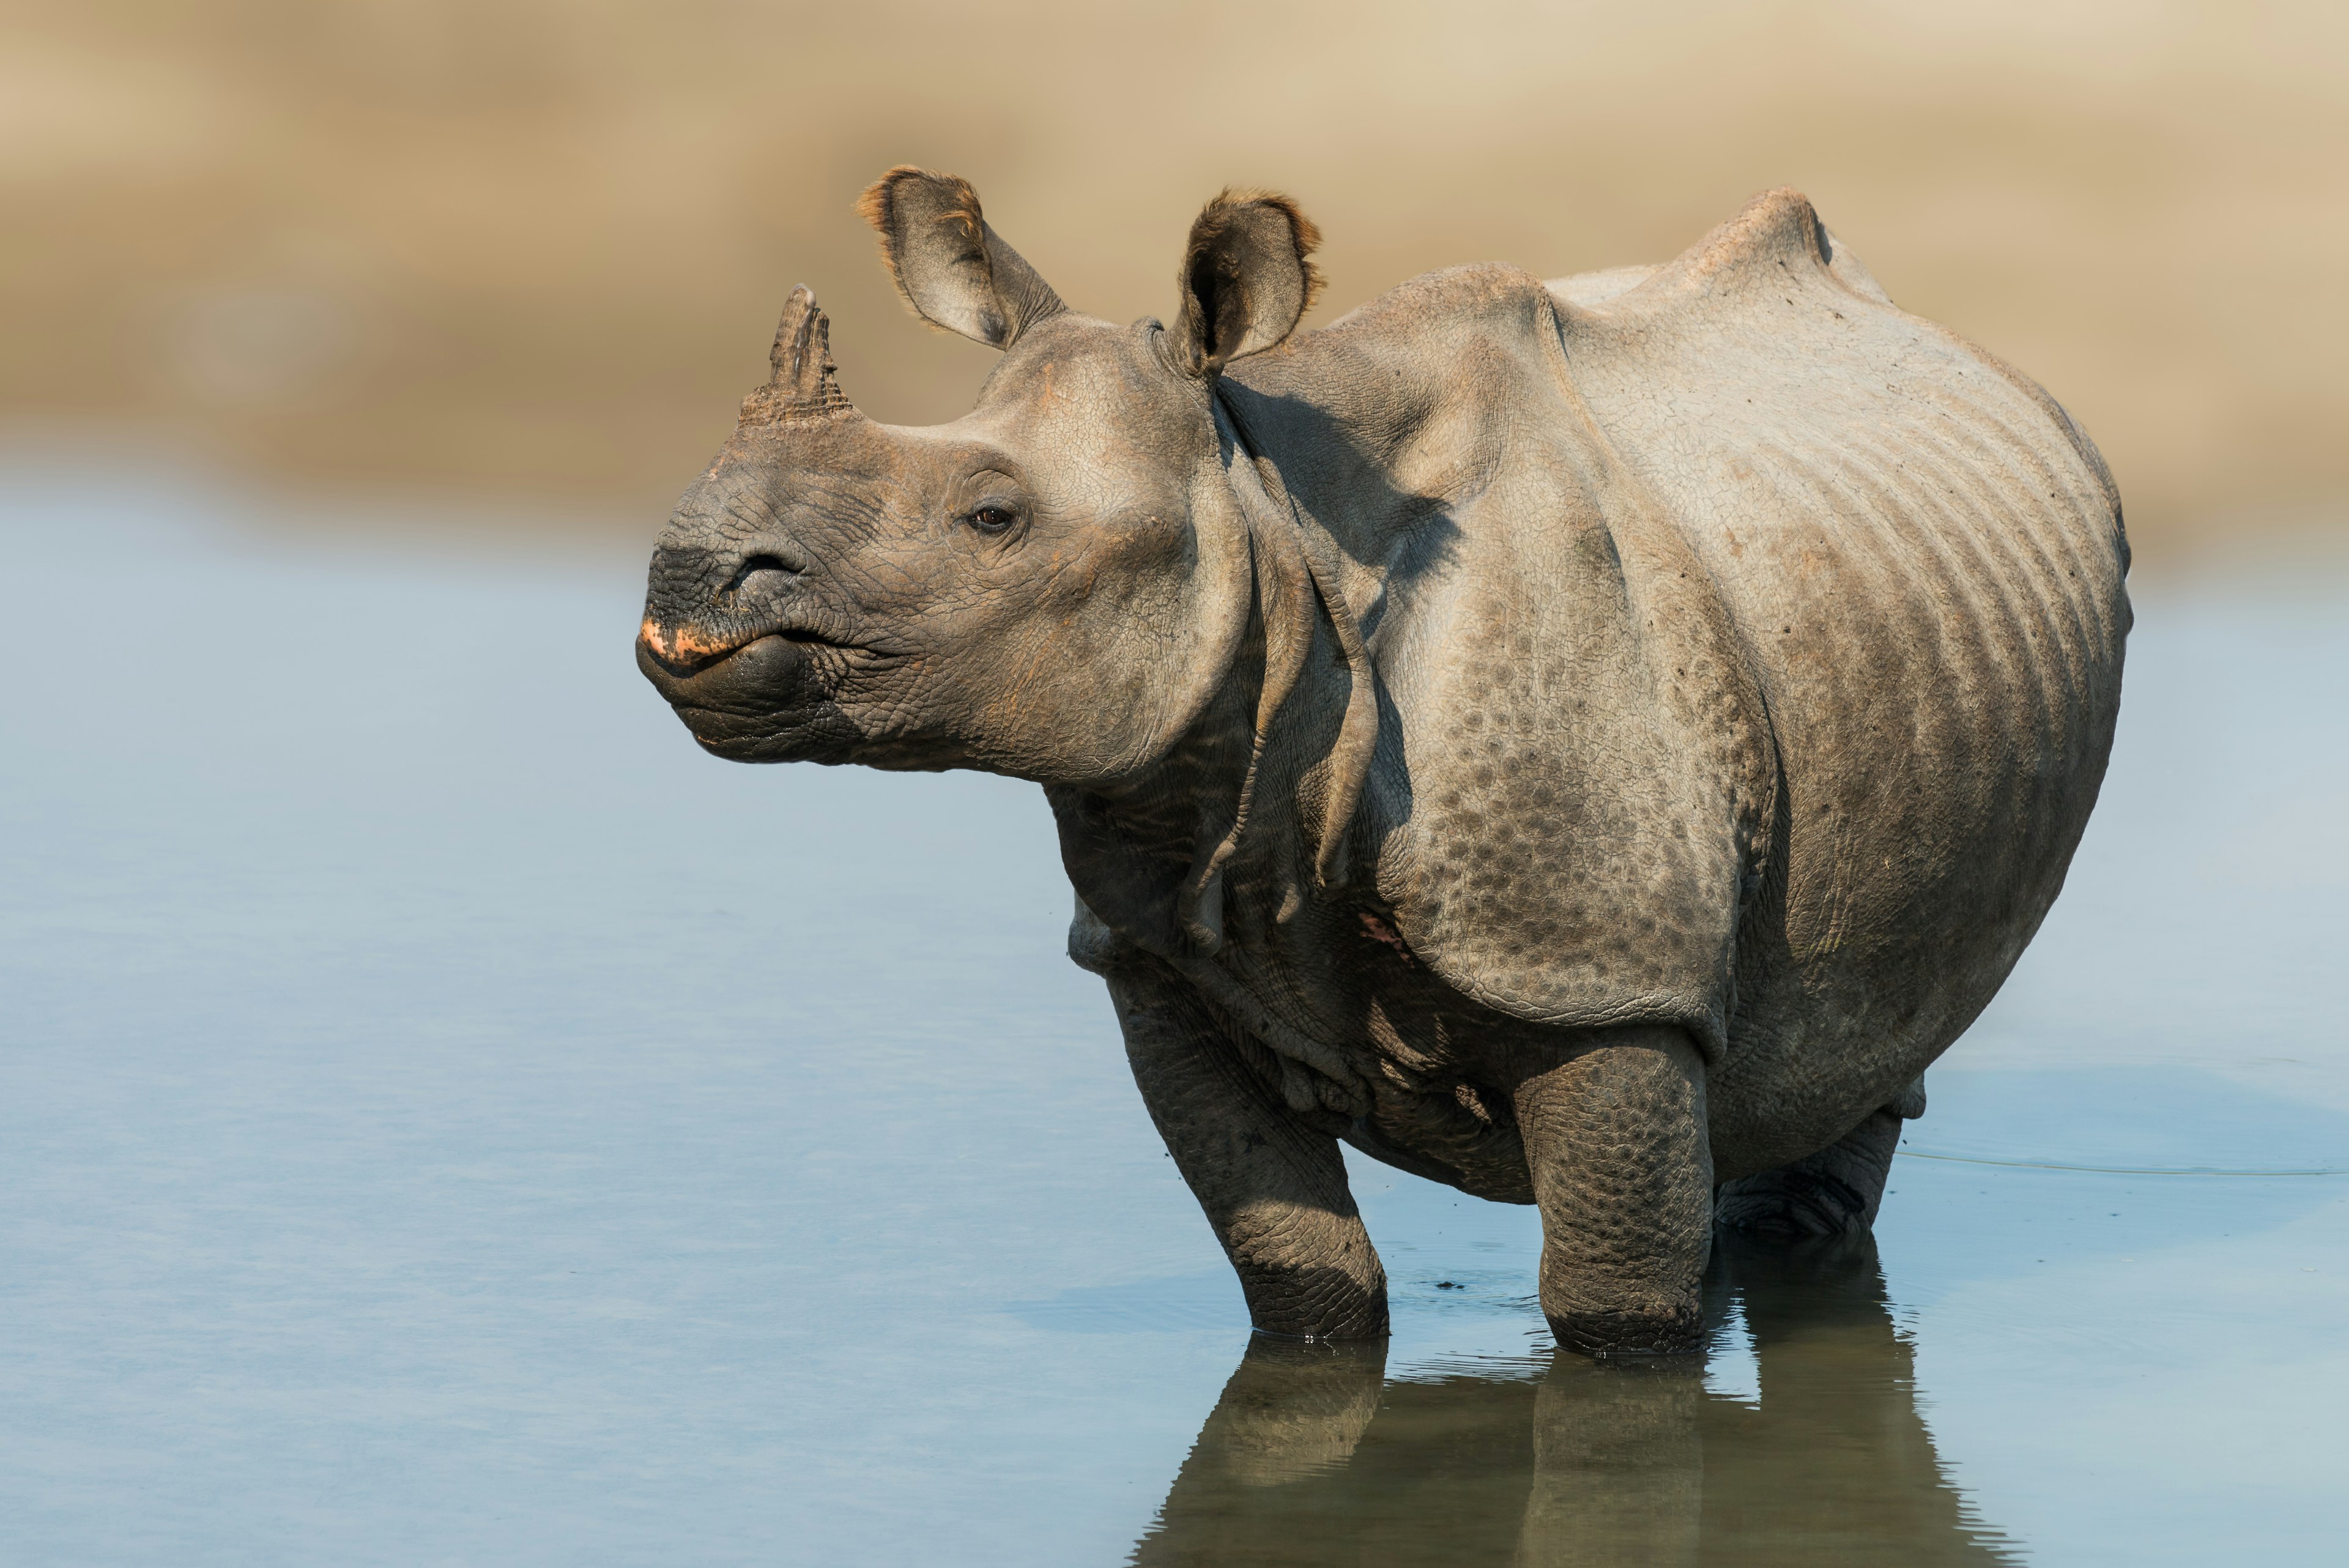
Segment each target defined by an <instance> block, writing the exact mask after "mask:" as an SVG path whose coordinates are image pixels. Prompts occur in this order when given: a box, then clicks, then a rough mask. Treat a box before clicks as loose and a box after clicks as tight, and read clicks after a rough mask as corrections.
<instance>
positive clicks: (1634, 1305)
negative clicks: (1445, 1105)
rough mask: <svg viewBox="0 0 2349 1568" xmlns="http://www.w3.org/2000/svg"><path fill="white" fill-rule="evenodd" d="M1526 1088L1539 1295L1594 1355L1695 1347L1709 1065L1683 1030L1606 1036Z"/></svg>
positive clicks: (1521, 1114)
mask: <svg viewBox="0 0 2349 1568" xmlns="http://www.w3.org/2000/svg"><path fill="white" fill-rule="evenodd" d="M1530 1065H1531V1067H1532V1070H1531V1071H1528V1072H1527V1073H1526V1075H1524V1076H1523V1077H1522V1078H1521V1079H1520V1081H1519V1082H1518V1084H1517V1087H1516V1108H1517V1127H1518V1130H1519V1132H1520V1133H1521V1134H1522V1135H1523V1137H1524V1138H1525V1146H1526V1162H1527V1164H1528V1165H1529V1166H1530V1168H1531V1175H1532V1177H1533V1188H1534V1199H1535V1201H1536V1202H1537V1203H1538V1204H1539V1205H1540V1207H1541V1216H1542V1261H1541V1303H1542V1313H1543V1315H1545V1316H1546V1317H1547V1318H1548V1319H1549V1324H1550V1328H1551V1331H1552V1332H1553V1333H1555V1334H1557V1342H1558V1344H1559V1345H1562V1346H1565V1347H1567V1348H1569V1349H1573V1350H1578V1351H1581V1352H1583V1353H1584V1354H1586V1355H1609V1354H1640V1353H1659V1352H1677V1351H1687V1350H1694V1349H1696V1348H1697V1347H1698V1345H1699V1343H1700V1340H1701V1334H1700V1330H1699V1327H1698V1316H1699V1313H1698V1303H1697V1290H1698V1284H1699V1281H1700V1278H1701V1276H1702V1274H1703V1272H1704V1261H1705V1256H1706V1253H1707V1251H1709V1250H1710V1248H1711V1245H1712V1240H1713V1150H1712V1146H1711V1141H1710V1139H1709V1137H1708V1136H1707V1133H1706V1130H1705V1117H1704V1063H1703V1061H1702V1058H1701V1057H1699V1056H1698V1055H1697V1053H1696V1050H1695V1047H1693V1046H1692V1045H1691V1044H1689V1042H1688V1038H1687V1037H1686V1036H1685V1035H1683V1034H1682V1033H1680V1032H1679V1031H1678V1030H1674V1029H1645V1028H1641V1029H1614V1030H1600V1031H1595V1032H1593V1033H1591V1034H1589V1035H1588V1036H1586V1037H1585V1040H1584V1041H1583V1042H1582V1043H1578V1044H1576V1045H1575V1046H1573V1047H1571V1048H1570V1049H1568V1051H1566V1052H1564V1053H1562V1054H1559V1055H1557V1056H1555V1057H1553V1058H1552V1059H1551V1060H1550V1061H1549V1062H1547V1063H1534V1064H1530Z"/></svg>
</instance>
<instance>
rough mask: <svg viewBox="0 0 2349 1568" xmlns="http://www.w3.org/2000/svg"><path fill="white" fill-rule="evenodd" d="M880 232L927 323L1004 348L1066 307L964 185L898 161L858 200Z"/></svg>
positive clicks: (900, 281)
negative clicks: (1007, 241)
mask: <svg viewBox="0 0 2349 1568" xmlns="http://www.w3.org/2000/svg"><path fill="white" fill-rule="evenodd" d="M856 210H857V211H858V212H859V213H863V214H864V221H865V222H866V223H871V224H872V225H873V226H874V228H875V229H877V230H879V231H880V234H881V259H882V260H884V261H885V262H887V263H888V264H889V275H890V276H892V277H894V278H895V279H896V280H897V288H898V292H900V293H902V294H903V295H905V303H906V304H908V305H910V306H913V307H914V313H915V314H916V315H917V316H919V317H922V319H924V320H925V321H928V322H932V323H934V324H936V325H937V326H939V327H945V328H947V330H948V331H949V332H959V333H961V334H962V335H963V336H964V337H975V338H977V339H978V341H980V342H981V343H984V344H986V345H988V347H989V348H1010V347H1011V345H1012V344H1013V343H1014V342H1016V341H1018V339H1019V335H1020V334H1021V333H1023V332H1025V331H1027V330H1028V328H1030V327H1033V326H1035V325H1036V323H1038V322H1039V321H1041V320H1043V319H1045V318H1046V317H1052V316H1058V315H1060V314H1061V312H1062V311H1064V310H1066V309H1068V306H1065V305H1063V304H1061V296H1059V295H1057V294H1054V293H1053V292H1052V286H1051V285H1050V284H1048V283H1046V282H1045V281H1044V280H1043V279H1042V278H1040V277H1039V276H1037V275H1036V269H1035V268H1033V267H1031V266H1030V265H1028V264H1027V263H1026V262H1024V261H1022V260H1021V259H1020V257H1019V252H1018V251H1015V250H1013V249H1012V248H1011V247H1010V246H1009V245H1007V244H1004V243H1003V238H1002V236H1001V235H999V234H997V233H996V232H995V231H994V230H993V229H991V228H989V227H988V225H987V219H986V218H985V217H984V216H982V215H981V214H980V213H979V210H978V192H976V191H974V190H972V189H971V188H970V182H968V181H967V180H961V179H957V178H956V177H955V176H954V175H952V174H933V173H932V172H930V171H928V170H926V169H916V168H915V167H914V166H913V165H912V164H910V163H901V164H899V165H898V166H897V167H896V168H895V169H892V170H890V171H889V172H887V173H886V174H884V175H882V176H881V178H880V179H878V180H876V181H874V182H873V185H872V187H871V189H869V190H867V191H866V192H864V195H863V196H861V197H859V198H857V202H856Z"/></svg>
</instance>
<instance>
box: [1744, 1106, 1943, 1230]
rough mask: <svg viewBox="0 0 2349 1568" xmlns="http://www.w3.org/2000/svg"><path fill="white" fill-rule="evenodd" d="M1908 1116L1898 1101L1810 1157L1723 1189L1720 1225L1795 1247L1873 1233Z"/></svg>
mask: <svg viewBox="0 0 2349 1568" xmlns="http://www.w3.org/2000/svg"><path fill="white" fill-rule="evenodd" d="M1902 1109H1905V1107H1903V1106H1899V1105H1898V1103H1897V1102H1896V1104H1895V1105H1892V1106H1882V1107H1880V1108H1878V1109H1877V1110H1875V1111H1872V1112H1870V1113H1869V1114H1868V1119H1867V1120H1866V1121H1864V1122H1862V1123H1860V1124H1859V1125H1858V1126H1857V1127H1854V1128H1852V1129H1851V1131H1849V1132H1847V1133H1846V1134H1844V1135H1843V1137H1840V1138H1837V1140H1836V1141H1835V1142H1834V1143H1831V1144H1829V1145H1828V1146H1827V1147H1825V1148H1823V1149H1821V1150H1819V1152H1818V1153H1816V1154H1815V1155H1812V1156H1810V1157H1809V1158H1806V1159H1798V1160H1796V1161H1795V1163H1794V1164H1792V1165H1784V1166H1780V1167H1779V1168H1777V1169H1775V1170H1765V1171H1764V1172H1762V1173H1761V1174H1760V1175H1759V1176H1748V1177H1744V1178H1742V1179H1738V1180H1736V1181H1725V1182H1723V1183H1722V1185H1721V1190H1720V1191H1719V1192H1718V1193H1717V1194H1715V1195H1714V1200H1713V1218H1714V1219H1715V1220H1717V1221H1718V1222H1719V1223H1721V1224H1723V1225H1724V1226H1727V1227H1728V1228H1729V1229H1731V1230H1733V1231H1744V1232H1745V1233H1746V1234H1748V1235H1752V1236H1762V1237H1774V1236H1775V1237H1782V1238H1784V1239H1785V1240H1788V1241H1794V1240H1798V1239H1800V1238H1803V1237H1809V1236H1842V1235H1847V1234H1849V1233H1851V1232H1854V1231H1866V1230H1868V1229H1869V1228H1870V1227H1871V1226H1873V1225H1874V1224H1875V1223H1876V1211H1877V1209H1878V1206H1879V1205H1881V1204H1882V1203H1883V1201H1884V1182H1885V1179H1886V1177H1888V1176H1889V1175H1890V1174H1891V1171H1892V1151H1893V1150H1894V1148H1896V1147H1899V1142H1900V1122H1901V1116H1900V1114H1899V1113H1900V1111H1901V1110H1902Z"/></svg>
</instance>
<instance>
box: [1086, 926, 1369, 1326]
mask: <svg viewBox="0 0 2349 1568" xmlns="http://www.w3.org/2000/svg"><path fill="white" fill-rule="evenodd" d="M1109 993H1110V998H1111V1000H1112V1002H1115V1003H1116V1005H1117V1017H1118V1023H1120V1025H1121V1026H1123V1029H1124V1031H1125V1053H1126V1059H1127V1061H1128V1062H1130V1063H1131V1064H1133V1081H1134V1082H1135V1083H1136V1084H1138V1085H1141V1088H1142V1098H1143V1104H1144V1105H1146V1106H1149V1108H1150V1119H1151V1120H1152V1121H1154V1122H1155V1123H1156V1124H1157V1125H1158V1133H1159V1136H1160V1137H1163V1138H1164V1139H1165V1140H1166V1149H1167V1152H1168V1153H1169V1154H1172V1155H1173V1156H1174V1165H1175V1168H1177V1169H1179V1170H1180V1171H1182V1173H1183V1179H1184V1180H1185V1181H1186V1182H1188V1183H1190V1185H1191V1192H1192V1195H1193V1196H1194V1197H1195V1198H1197V1199H1198V1200H1199V1207H1200V1208H1202V1209H1204V1210H1206V1212H1207V1222H1208V1223H1209V1224H1211V1225H1213V1226H1214V1227H1215V1228H1216V1239H1217V1240H1219V1241H1222V1242H1223V1244H1224V1252H1225V1255H1226V1256H1227V1257H1229V1258H1230V1259H1231V1261H1232V1267H1233V1268H1234V1269H1235V1270H1237V1271H1238V1273H1239V1276H1240V1289H1241V1290H1242V1291H1243V1292H1244V1293H1246V1294H1247V1304H1248V1316H1249V1320H1250V1321H1251V1322H1253V1323H1254V1324H1256V1326H1257V1328H1259V1329H1262V1330H1263V1331H1265V1332H1266V1333H1268V1334H1295V1335H1299V1336H1302V1337H1310V1338H1315V1339H1321V1338H1357V1337H1368V1336H1375V1335H1380V1334H1385V1333H1386V1332H1387V1277H1386V1271H1385V1270H1384V1269H1383V1268H1381V1266H1380V1264H1379V1255H1378V1253H1377V1252H1376V1251H1374V1250H1372V1248H1371V1237H1370V1232H1369V1231H1365V1230H1364V1229H1363V1228H1362V1217H1361V1213H1360V1212H1359V1211H1358V1210H1356V1209H1355V1207H1354V1196H1353V1193H1352V1192H1351V1191H1350V1190H1349V1189H1348V1188H1347V1186H1346V1167H1345V1162H1344V1161H1343V1160H1342V1159H1340V1158H1339V1153H1338V1140H1337V1139H1336V1138H1334V1137H1330V1136H1329V1135H1327V1134H1325V1133H1321V1132H1319V1131H1317V1130H1315V1129H1314V1128H1312V1127H1308V1126H1306V1125H1305V1124H1304V1123H1303V1122H1301V1121H1299V1119H1298V1118H1297V1116H1295V1115H1294V1114H1293V1113H1292V1112H1290V1111H1289V1109H1288V1107H1287V1106H1285V1105H1283V1104H1282V1103H1280V1101H1279V1100H1278V1098H1277V1097H1276V1096H1275V1095H1274V1093H1273V1091H1272V1090H1271V1089H1270V1088H1269V1087H1268V1085H1266V1084H1265V1083H1264V1081H1263V1080H1262V1079H1260V1078H1259V1077H1258V1076H1257V1075H1256V1074H1255V1073H1253V1072H1251V1071H1250V1070H1249V1068H1248V1065H1247V1063H1246V1062H1244V1061H1243V1060H1241V1058H1240V1054H1239V1052H1238V1050H1237V1048H1236V1047H1235V1046H1234V1045H1233V1044H1232V1043H1231V1040H1230V1039H1229V1038H1228V1037H1227V1036H1226V1033H1225V1032H1224V1030H1223V1028H1222V1027H1221V1026H1220V1024H1219V1023H1217V1021H1216V1019H1215V1018H1214V1017H1213V1016H1212V1015H1211V1014H1210V1013H1209V1012H1207V1011H1206V1008H1205V1006H1203V1005H1202V1004H1201V1003H1200V1002H1198V1001H1197V999H1196V998H1195V996H1193V995H1192V994H1190V992H1188V990H1187V988H1185V987H1184V986H1183V985H1182V984H1181V983H1180V982H1179V981H1175V980H1174V979H1173V978H1172V977H1170V976H1166V975H1164V974H1161V973H1159V972H1157V971H1154V970H1150V969H1146V968H1142V967H1138V966H1137V967H1134V968H1129V969H1125V970H1122V971H1119V972H1117V973H1115V974H1112V975H1111V976H1110V977H1109Z"/></svg>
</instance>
